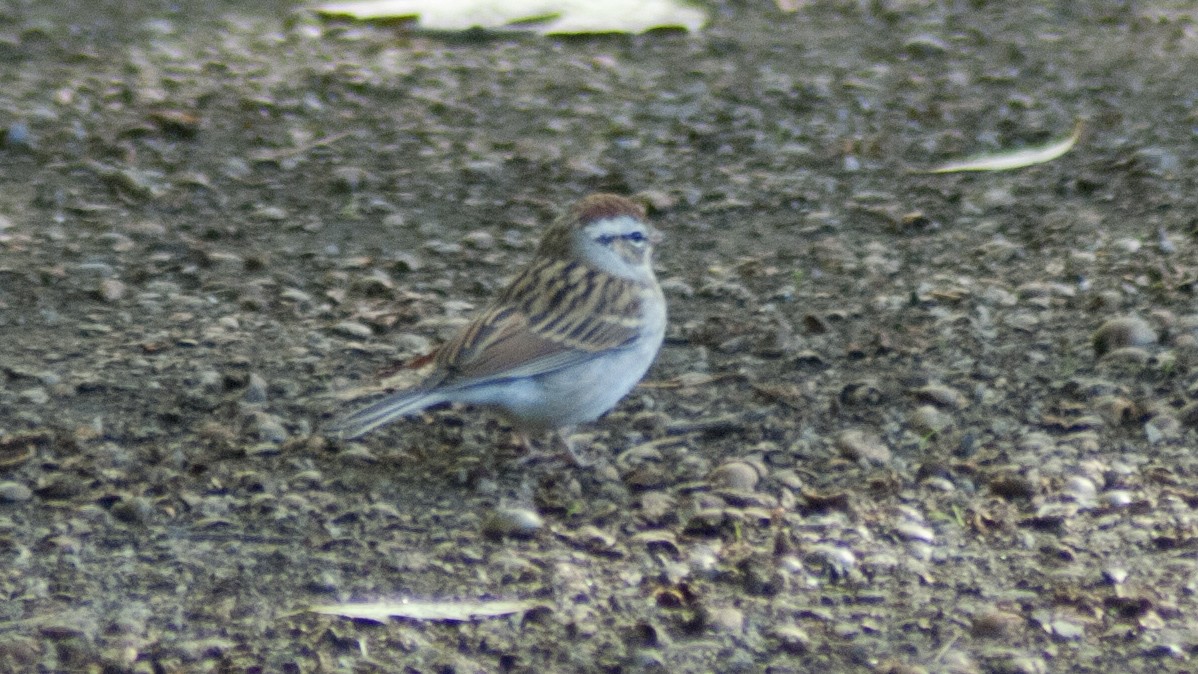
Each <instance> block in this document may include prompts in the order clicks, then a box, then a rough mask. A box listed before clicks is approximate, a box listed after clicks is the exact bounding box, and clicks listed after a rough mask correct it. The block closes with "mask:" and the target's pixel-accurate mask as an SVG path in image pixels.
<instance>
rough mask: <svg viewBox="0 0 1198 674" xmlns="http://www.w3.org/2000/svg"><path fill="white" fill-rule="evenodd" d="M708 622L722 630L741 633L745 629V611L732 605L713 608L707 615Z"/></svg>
mask: <svg viewBox="0 0 1198 674" xmlns="http://www.w3.org/2000/svg"><path fill="white" fill-rule="evenodd" d="M707 619H708V623H709V624H710V625H711V626H712V627H713V628H715V629H716V630H718V631H720V632H728V633H730V634H739V633H741V632H743V631H744V629H745V613H744V611H741V610H740V609H738V608H735V607H732V606H723V607H720V608H716V609H712V611H711V612H710V613H709V614H708V616H707Z"/></svg>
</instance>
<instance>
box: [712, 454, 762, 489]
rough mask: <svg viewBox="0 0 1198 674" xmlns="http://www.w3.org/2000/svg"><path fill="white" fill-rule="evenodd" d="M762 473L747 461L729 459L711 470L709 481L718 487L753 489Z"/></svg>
mask: <svg viewBox="0 0 1198 674" xmlns="http://www.w3.org/2000/svg"><path fill="white" fill-rule="evenodd" d="M760 478H761V473H760V472H759V471H758V469H757V468H756V467H755V466H753V465H752V464H750V463H748V462H746V461H729V462H727V463H725V464H723V465H722V466H720V467H718V468H716V469H715V470H713V471H711V474H710V475H708V476H707V481H708V482H710V483H711V484H712V485H714V486H716V487H727V488H729V489H743V490H745V491H753V489H754V488H755V487H756V486H757V481H758V480H759V479H760Z"/></svg>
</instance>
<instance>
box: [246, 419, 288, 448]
mask: <svg viewBox="0 0 1198 674" xmlns="http://www.w3.org/2000/svg"><path fill="white" fill-rule="evenodd" d="M254 431H255V432H256V433H257V434H258V438H259V439H260V440H264V441H266V442H275V443H282V442H285V441H286V440H287V437H288V433H287V429H286V428H284V427H283V422H282V421H280V420H279V418H278V417H276V416H275V415H273V414H266V413H263V412H259V413H258V414H255V415H254Z"/></svg>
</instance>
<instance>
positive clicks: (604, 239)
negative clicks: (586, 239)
mask: <svg viewBox="0 0 1198 674" xmlns="http://www.w3.org/2000/svg"><path fill="white" fill-rule="evenodd" d="M595 240H596V241H598V242H599V244H600V245H602V246H608V245H611V242H612V241H615V240H616V237H615V236H612V235H611V234H603V235H601V236H600V237H599V238H597V239H595Z"/></svg>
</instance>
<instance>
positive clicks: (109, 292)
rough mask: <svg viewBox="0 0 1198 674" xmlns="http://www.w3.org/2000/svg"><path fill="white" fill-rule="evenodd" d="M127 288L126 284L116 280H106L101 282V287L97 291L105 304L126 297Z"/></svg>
mask: <svg viewBox="0 0 1198 674" xmlns="http://www.w3.org/2000/svg"><path fill="white" fill-rule="evenodd" d="M126 288H127V286H126V285H125V284H124V282H122V281H119V280H117V279H114V278H106V279H103V280H101V281H100V286H99V287H98V288H97V289H96V294H97V295H98V296H99V297H100V299H102V300H104V301H105V302H116V301H117V300H119V299H121V298H122V297H124V296H125V290H126Z"/></svg>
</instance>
